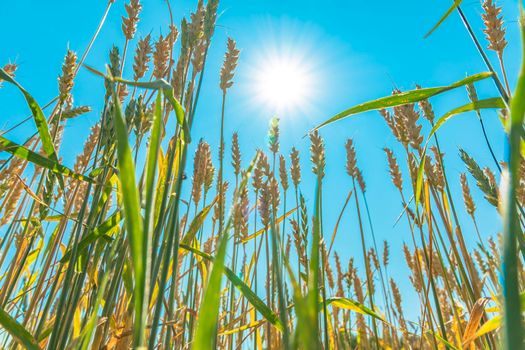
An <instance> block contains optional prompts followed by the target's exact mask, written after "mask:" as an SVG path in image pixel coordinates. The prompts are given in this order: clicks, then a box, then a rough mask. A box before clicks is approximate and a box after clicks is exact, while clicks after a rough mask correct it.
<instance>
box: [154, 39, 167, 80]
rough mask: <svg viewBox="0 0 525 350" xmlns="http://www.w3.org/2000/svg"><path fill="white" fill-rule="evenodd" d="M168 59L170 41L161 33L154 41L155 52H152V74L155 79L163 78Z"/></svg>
mask: <svg viewBox="0 0 525 350" xmlns="http://www.w3.org/2000/svg"><path fill="white" fill-rule="evenodd" d="M169 61H170V41H169V37H166V38H165V37H163V36H162V34H161V35H160V36H159V39H158V40H157V42H156V43H155V52H154V53H153V65H154V68H153V76H154V77H155V78H157V79H161V78H163V77H164V76H165V75H166V73H167V71H168V66H169Z"/></svg>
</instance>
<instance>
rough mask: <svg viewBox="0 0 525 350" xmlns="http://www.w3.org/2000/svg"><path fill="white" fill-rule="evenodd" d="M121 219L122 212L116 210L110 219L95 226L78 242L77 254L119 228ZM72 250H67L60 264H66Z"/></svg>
mask: <svg viewBox="0 0 525 350" xmlns="http://www.w3.org/2000/svg"><path fill="white" fill-rule="evenodd" d="M121 219H122V212H121V211H120V210H119V209H117V210H116V211H115V212H114V213H113V214H112V215H111V216H110V217H108V218H107V219H106V220H105V221H104V222H103V223H101V224H100V225H99V226H97V227H96V228H95V229H94V230H93V231H91V233H89V234H88V235H87V236H85V237H84V238H82V239H81V240H80V242H78V248H77V249H78V252H79V253H82V252H83V251H84V249H86V248H87V247H88V246H89V245H90V244H91V243H93V242H95V241H96V240H97V239H99V238H101V237H107V235H108V234H110V232H112V231H113V230H114V229H117V228H118V227H119V223H120V220H121ZM71 254H72V250H71V249H69V250H68V251H67V252H66V253H65V254H64V256H63V257H62V259H60V262H61V263H62V264H63V263H66V262H68V261H69V259H70V258H71Z"/></svg>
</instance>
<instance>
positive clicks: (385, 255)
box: [383, 240, 390, 267]
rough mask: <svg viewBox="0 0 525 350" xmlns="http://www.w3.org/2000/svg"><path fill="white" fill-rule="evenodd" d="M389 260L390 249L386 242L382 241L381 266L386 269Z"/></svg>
mask: <svg viewBox="0 0 525 350" xmlns="http://www.w3.org/2000/svg"><path fill="white" fill-rule="evenodd" d="M389 259H390V247H389V246H388V242H387V241H386V240H384V241H383V266H385V267H387V266H388V263H389Z"/></svg>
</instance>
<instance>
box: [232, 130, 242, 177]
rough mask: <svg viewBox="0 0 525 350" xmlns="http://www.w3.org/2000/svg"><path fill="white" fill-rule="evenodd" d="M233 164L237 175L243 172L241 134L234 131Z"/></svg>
mask: <svg viewBox="0 0 525 350" xmlns="http://www.w3.org/2000/svg"><path fill="white" fill-rule="evenodd" d="M232 166H233V173H234V174H235V176H239V174H240V173H241V150H240V148H239V134H238V133H236V132H234V133H233V135H232Z"/></svg>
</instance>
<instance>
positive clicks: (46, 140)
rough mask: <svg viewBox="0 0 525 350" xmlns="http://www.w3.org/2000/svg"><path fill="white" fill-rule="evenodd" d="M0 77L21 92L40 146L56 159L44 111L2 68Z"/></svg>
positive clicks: (50, 156)
mask: <svg viewBox="0 0 525 350" xmlns="http://www.w3.org/2000/svg"><path fill="white" fill-rule="evenodd" d="M0 78H1V79H2V80H5V81H7V82H9V83H11V84H13V85H15V86H16V87H17V88H18V89H19V90H20V91H21V92H22V94H23V95H24V98H25V100H26V102H27V105H28V106H29V109H31V113H32V114H33V119H34V120H35V124H36V128H37V130H38V134H39V135H40V140H41V141H42V148H43V149H44V152H45V153H46V154H47V156H48V157H49V158H51V159H52V160H54V161H58V158H57V155H56V152H55V146H54V145H53V139H52V137H51V134H50V133H49V126H48V125H47V120H46V117H45V116H44V112H42V108H40V106H39V105H38V103H37V102H36V100H35V99H34V98H33V96H31V94H30V93H29V92H27V91H26V90H25V89H24V88H23V87H22V86H21V85H20V84H19V83H17V82H16V81H15V80H14V79H13V77H11V76H10V75H9V74H7V73H6V71H5V70H3V69H2V68H0Z"/></svg>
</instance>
